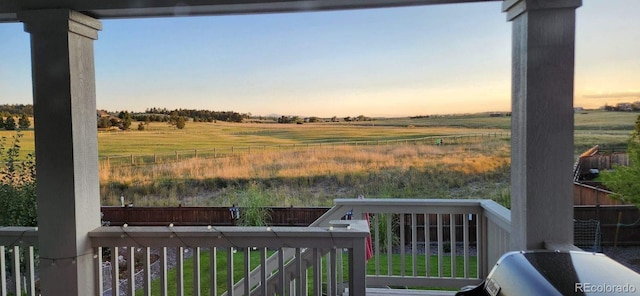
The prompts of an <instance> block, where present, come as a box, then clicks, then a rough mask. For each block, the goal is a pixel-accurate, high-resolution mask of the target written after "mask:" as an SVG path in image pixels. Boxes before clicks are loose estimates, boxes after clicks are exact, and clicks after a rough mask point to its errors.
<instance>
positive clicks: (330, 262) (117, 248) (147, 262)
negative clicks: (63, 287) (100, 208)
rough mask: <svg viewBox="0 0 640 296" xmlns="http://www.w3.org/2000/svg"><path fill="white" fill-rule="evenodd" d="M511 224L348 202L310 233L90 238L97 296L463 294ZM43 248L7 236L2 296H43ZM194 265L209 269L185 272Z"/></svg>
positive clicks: (477, 211)
mask: <svg viewBox="0 0 640 296" xmlns="http://www.w3.org/2000/svg"><path fill="white" fill-rule="evenodd" d="M349 216H350V218H351V219H353V220H351V221H345V220H341V219H348V218H349ZM366 218H369V222H370V228H369V227H368V225H367V223H366V222H365V221H366ZM356 219H361V220H356ZM510 224H511V223H510V213H509V210H507V209H506V208H504V207H502V206H500V205H498V204H496V203H495V202H493V201H488V200H444V199H339V200H336V201H335V206H334V207H333V208H331V209H330V210H329V211H327V212H326V213H325V214H324V215H323V216H322V217H321V218H319V219H318V220H317V221H316V222H314V223H313V224H312V225H311V226H309V227H215V226H210V227H209V226H197V227H170V226H159V227H132V226H126V225H125V226H122V227H101V228H98V229H96V230H94V231H92V232H91V233H90V234H89V236H90V238H91V242H92V245H93V246H94V247H95V255H94V257H95V260H97V261H98V262H99V264H96V266H97V267H99V269H100V270H96V273H95V275H96V282H97V283H99V284H98V285H97V286H98V288H97V290H96V291H94V295H99V296H102V295H120V293H115V292H114V291H125V290H126V292H121V293H125V294H126V295H135V293H136V290H138V293H139V294H138V295H140V294H142V295H150V291H151V289H152V286H151V283H152V282H154V281H152V277H153V278H157V279H156V280H155V282H154V285H155V287H154V289H155V290H154V291H159V295H169V294H171V295H184V294H185V290H191V291H193V293H187V294H193V295H307V294H313V295H320V294H323V293H326V294H327V295H340V294H341V292H342V291H343V290H345V289H346V288H349V291H350V294H351V295H363V294H364V289H365V288H366V287H381V286H384V287H414V288H418V287H419V288H425V287H427V288H429V287H444V288H454V289H455V288H460V287H462V286H465V285H472V284H477V283H479V282H480V281H482V280H483V279H484V278H485V277H486V275H487V274H488V271H489V269H490V268H491V267H492V266H493V265H494V263H495V262H496V261H497V259H498V258H499V257H500V256H501V255H502V254H503V253H505V252H506V251H509V235H510V228H511V226H510ZM347 226H348V227H347ZM369 229H370V230H369ZM368 235H371V244H370V246H371V248H372V251H373V257H372V258H371V259H370V260H369V262H368V263H366V262H365V249H366V246H367V243H366V237H367V236H368ZM34 247H37V228H17V227H4V228H0V255H1V256H0V265H1V266H0V267H1V268H0V272H2V274H1V275H0V279H1V281H0V283H1V284H2V286H1V289H0V295H3V296H4V295H10V294H15V295H19V293H18V291H26V292H27V295H36V289H35V282H36V281H37V273H36V272H34V271H35V269H36V268H37V262H38V258H37V255H36V256H34ZM234 253H235V254H234ZM15 254H21V255H20V256H15ZM185 254H186V255H185ZM103 255H104V256H105V257H103ZM106 256H108V258H107V257H106ZM343 256H344V257H346V258H345V259H344V260H343ZM187 257H191V258H201V259H200V260H193V259H190V260H189V261H188V264H191V265H192V267H191V268H185V263H187V260H188V259H187ZM20 258H22V261H21V259H20ZM131 258H133V260H131ZM204 258H207V259H204ZM234 258H235V261H236V264H234ZM154 259H155V260H154ZM154 261H155V263H152V262H154ZM171 263H174V264H175V265H174V266H175V267H173V268H172V264H171ZM105 266H108V267H109V268H105ZM34 267H35V268H34ZM252 268H254V270H251V269H252ZM105 270H109V272H107V273H105ZM234 270H235V276H234ZM136 271H138V272H137V273H136ZM152 274H155V276H152ZM187 274H189V275H187ZM365 277H366V280H365ZM131 279H134V280H133V281H131ZM185 279H186V280H185ZM103 282H105V283H106V284H103ZM131 282H133V283H134V284H133V285H130V283H131ZM158 286H159V287H158ZM205 286H207V287H208V288H205ZM109 291H111V292H109ZM207 291H208V292H207ZM223 291H224V292H223ZM248 291H250V292H248ZM360 291H362V294H359V292H360ZM105 292H107V293H105ZM8 293H9V294H8ZM156 294H158V293H154V294H153V295H156Z"/></svg>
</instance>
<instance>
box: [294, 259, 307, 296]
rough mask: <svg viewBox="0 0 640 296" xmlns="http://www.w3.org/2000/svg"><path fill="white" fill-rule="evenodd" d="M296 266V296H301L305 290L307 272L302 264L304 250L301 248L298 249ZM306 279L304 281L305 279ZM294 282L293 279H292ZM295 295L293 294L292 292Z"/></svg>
mask: <svg viewBox="0 0 640 296" xmlns="http://www.w3.org/2000/svg"><path fill="white" fill-rule="evenodd" d="M295 260H296V261H295V264H296V271H295V281H296V290H295V291H296V292H295V294H296V295H298V296H300V295H302V290H304V289H305V287H303V286H306V282H307V281H306V277H307V275H306V272H305V270H304V267H303V266H302V265H303V262H302V249H300V248H296V258H295ZM303 278H304V279H303ZM292 281H293V279H292ZM292 293H293V292H292Z"/></svg>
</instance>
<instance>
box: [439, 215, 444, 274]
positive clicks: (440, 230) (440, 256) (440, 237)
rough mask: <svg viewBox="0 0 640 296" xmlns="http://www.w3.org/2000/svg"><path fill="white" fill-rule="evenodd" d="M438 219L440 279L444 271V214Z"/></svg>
mask: <svg viewBox="0 0 640 296" xmlns="http://www.w3.org/2000/svg"><path fill="white" fill-rule="evenodd" d="M437 218H438V277H442V271H443V269H444V267H443V265H442V253H443V251H444V250H443V247H444V242H443V241H442V214H437Z"/></svg>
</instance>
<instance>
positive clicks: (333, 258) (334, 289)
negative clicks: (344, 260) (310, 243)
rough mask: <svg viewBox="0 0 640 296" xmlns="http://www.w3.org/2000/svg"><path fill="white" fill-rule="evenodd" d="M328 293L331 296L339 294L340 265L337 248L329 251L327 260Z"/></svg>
mask: <svg viewBox="0 0 640 296" xmlns="http://www.w3.org/2000/svg"><path fill="white" fill-rule="evenodd" d="M327 262H328V264H327V294H328V295H329V296H337V294H338V282H337V278H336V274H337V270H338V268H340V267H338V265H337V250H336V248H331V250H330V251H329V258H328V260H327Z"/></svg>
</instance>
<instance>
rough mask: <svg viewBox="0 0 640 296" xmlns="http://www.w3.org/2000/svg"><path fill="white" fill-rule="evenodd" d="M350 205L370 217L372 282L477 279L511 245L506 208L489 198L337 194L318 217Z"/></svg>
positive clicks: (450, 283)
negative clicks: (369, 196) (328, 207)
mask: <svg viewBox="0 0 640 296" xmlns="http://www.w3.org/2000/svg"><path fill="white" fill-rule="evenodd" d="M349 211H351V212H352V213H353V218H352V219H365V218H366V217H367V216H368V217H369V221H370V223H371V226H370V228H371V236H372V245H373V252H374V256H373V258H372V259H371V260H370V262H369V263H368V264H370V265H373V267H372V268H371V269H373V270H375V272H373V273H369V274H368V275H367V286H370V287H379V286H401V287H416V288H417V287H443V288H460V287H462V286H465V285H473V284H478V283H479V282H481V281H482V280H483V279H484V278H485V277H486V275H487V274H488V272H489V270H490V269H491V268H492V267H493V265H494V264H495V262H496V261H497V260H498V258H500V256H501V255H502V254H504V253H506V252H507V251H509V250H510V249H509V239H510V238H509V234H510V232H511V217H510V215H511V214H510V211H509V210H508V209H506V208H504V207H503V206H501V205H499V204H497V203H496V202H494V201H491V200H461V199H338V200H335V206H334V207H333V208H332V209H331V211H329V212H327V214H326V215H325V216H326V217H325V216H323V217H321V218H320V219H318V220H326V219H335V216H333V215H336V214H338V215H339V214H341V213H345V212H349ZM320 225H322V224H320ZM388 250H391V251H388ZM398 265H399V268H398V267H397V266H398ZM394 269H395V270H394Z"/></svg>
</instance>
